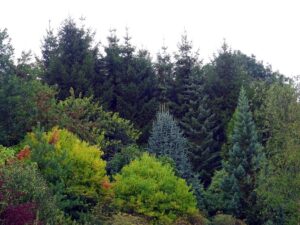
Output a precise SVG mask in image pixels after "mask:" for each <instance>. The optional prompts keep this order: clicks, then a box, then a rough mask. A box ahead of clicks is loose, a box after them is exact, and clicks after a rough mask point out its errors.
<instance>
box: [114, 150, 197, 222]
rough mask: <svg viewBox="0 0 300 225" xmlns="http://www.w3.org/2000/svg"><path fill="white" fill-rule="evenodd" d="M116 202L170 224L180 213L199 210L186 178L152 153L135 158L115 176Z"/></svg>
mask: <svg viewBox="0 0 300 225" xmlns="http://www.w3.org/2000/svg"><path fill="white" fill-rule="evenodd" d="M113 189H114V191H115V200H114V204H115V206H116V207H117V208H118V209H120V210H121V211H123V212H134V213H137V214H141V215H144V216H146V217H149V218H151V219H153V221H157V223H159V224H170V223H172V222H173V221H174V220H175V219H176V218H177V217H180V216H185V215H189V214H193V213H195V212H196V211H197V209H196V199H195V197H194V195H193V193H192V192H191V190H190V187H189V186H187V184H186V182H185V181H184V180H183V179H181V178H178V177H176V176H175V174H174V171H173V169H172V168H171V166H170V165H168V164H167V165H163V164H162V163H161V162H160V161H159V160H157V159H155V158H154V157H152V156H149V155H148V154H146V153H145V154H144V155H143V156H142V157H141V158H140V159H136V160H133V161H132V162H131V163H130V164H129V165H127V166H125V167H124V168H123V169H122V170H121V173H120V174H117V175H116V176H115V183H114V185H113Z"/></svg>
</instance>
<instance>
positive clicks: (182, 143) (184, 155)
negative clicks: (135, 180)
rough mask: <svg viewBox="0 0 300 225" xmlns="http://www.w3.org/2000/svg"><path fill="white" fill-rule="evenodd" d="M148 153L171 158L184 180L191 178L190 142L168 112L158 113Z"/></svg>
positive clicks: (149, 141)
mask: <svg viewBox="0 0 300 225" xmlns="http://www.w3.org/2000/svg"><path fill="white" fill-rule="evenodd" d="M147 149H148V151H149V152H150V153H153V154H155V155H157V156H168V157H170V158H171V159H172V160H173V161H174V163H175V167H176V171H177V173H178V175H180V176H181V177H182V178H184V179H188V178H190V177H191V166H190V163H189V159H188V141H187V139H186V138H185V137H184V136H183V132H182V131H181V130H180V127H179V126H178V125H177V123H176V121H175V119H174V118H173V116H172V115H171V114H170V113H169V112H168V111H167V112H158V113H157V116H156V120H155V121H154V122H153V126H152V130H151V135H150V137H149V140H148V148H147Z"/></svg>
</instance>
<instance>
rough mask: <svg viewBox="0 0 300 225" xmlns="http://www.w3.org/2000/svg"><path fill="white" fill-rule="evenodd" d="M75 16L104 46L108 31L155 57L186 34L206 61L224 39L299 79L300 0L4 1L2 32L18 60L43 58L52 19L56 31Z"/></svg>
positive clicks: (172, 48)
mask: <svg viewBox="0 0 300 225" xmlns="http://www.w3.org/2000/svg"><path fill="white" fill-rule="evenodd" d="M68 16H71V17H73V18H75V19H78V18H80V17H81V16H83V17H85V18H86V20H85V24H86V25H87V26H88V27H91V28H92V29H94V30H95V31H96V33H97V36H96V38H97V39H98V40H100V41H102V42H104V41H105V37H106V36H107V35H108V30H109V29H110V28H116V29H117V31H118V33H119V34H120V36H123V35H124V33H125V27H128V28H129V33H130V35H131V36H132V38H133V39H132V42H133V43H134V44H135V45H137V47H144V48H146V49H148V50H149V51H150V52H151V53H152V56H155V53H157V52H158V51H159V49H160V47H161V46H162V44H163V42H165V43H166V45H167V46H168V47H169V50H170V52H173V51H174V50H176V45H177V43H178V41H179V40H180V35H181V34H182V33H183V31H184V30H186V31H187V33H188V36H189V38H190V39H191V40H192V41H193V44H194V47H195V48H199V50H200V57H201V58H202V59H204V60H205V61H208V60H209V59H211V58H212V56H213V53H216V52H217V51H218V49H219V48H220V46H221V44H222V42H223V39H224V38H225V39H226V41H227V42H228V44H229V45H230V46H231V47H232V49H234V50H241V51H242V52H244V53H246V54H248V55H251V54H254V55H256V57H257V59H259V60H263V61H264V62H265V63H269V64H271V65H272V67H273V69H274V70H279V71H280V72H281V73H284V74H285V75H288V76H294V75H299V74H300V61H299V54H300V43H299V41H300V30H299V28H300V26H299V25H300V1H299V0H106V1H105V0H85V1H79V0H26V1H24V0H3V1H1V13H0V28H7V29H8V32H9V35H10V37H11V38H12V43H13V46H14V48H15V52H16V55H17V56H19V55H20V52H21V51H22V50H30V49H31V50H32V51H33V52H34V53H36V54H38V55H39V54H40V46H41V40H42V38H43V36H44V35H45V32H46V28H47V27H48V24H49V20H51V26H52V27H53V28H57V27H58V26H59V25H60V23H61V22H62V21H63V20H64V19H65V18H67V17H68Z"/></svg>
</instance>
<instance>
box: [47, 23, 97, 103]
mask: <svg viewBox="0 0 300 225" xmlns="http://www.w3.org/2000/svg"><path fill="white" fill-rule="evenodd" d="M42 53H43V63H44V66H45V77H44V79H45V81H46V82H47V83H49V84H51V85H58V87H59V89H60V91H59V94H58V98H60V99H64V98H66V97H67V96H69V91H70V88H71V87H72V88H73V89H74V91H75V94H76V95H78V94H79V93H82V94H83V95H89V94H92V90H91V89H92V84H91V83H92V81H93V79H94V77H95V73H96V63H97V60H98V58H97V56H98V47H97V45H96V46H93V34H92V33H91V32H90V30H87V29H85V28H84V27H81V28H79V27H77V24H76V23H75V22H74V20H73V19H67V20H65V21H64V23H63V24H62V26H61V28H60V29H59V32H58V35H57V36H55V35H54V34H53V31H52V30H49V31H48V32H47V36H46V37H45V39H44V43H43V46H42Z"/></svg>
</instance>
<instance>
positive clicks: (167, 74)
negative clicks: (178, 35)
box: [155, 46, 174, 106]
mask: <svg viewBox="0 0 300 225" xmlns="http://www.w3.org/2000/svg"><path fill="white" fill-rule="evenodd" d="M173 67H174V65H173V63H172V61H171V55H170V54H169V53H168V52H167V47H166V46H163V47H162V49H161V52H159V53H158V54H157V62H156V64H155V71H156V76H157V80H158V92H159V96H158V100H159V103H160V104H161V105H162V106H167V105H168V102H169V98H170V90H171V87H172V83H173V82H174V74H173Z"/></svg>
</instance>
